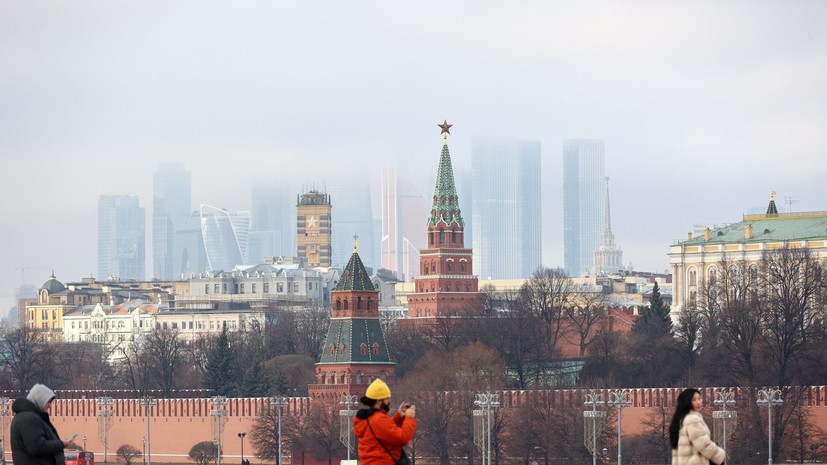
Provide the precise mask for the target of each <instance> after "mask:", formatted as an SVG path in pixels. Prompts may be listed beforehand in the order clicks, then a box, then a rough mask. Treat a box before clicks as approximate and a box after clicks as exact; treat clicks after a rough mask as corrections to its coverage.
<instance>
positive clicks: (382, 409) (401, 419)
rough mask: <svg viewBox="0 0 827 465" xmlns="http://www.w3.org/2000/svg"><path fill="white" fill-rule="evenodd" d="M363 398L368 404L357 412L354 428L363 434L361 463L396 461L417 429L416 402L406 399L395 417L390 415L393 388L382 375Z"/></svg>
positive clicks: (391, 463) (373, 464) (385, 464)
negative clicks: (391, 388)
mask: <svg viewBox="0 0 827 465" xmlns="http://www.w3.org/2000/svg"><path fill="white" fill-rule="evenodd" d="M360 401H361V402H362V403H363V404H365V406H366V407H367V408H363V409H361V410H359V411H358V412H356V416H355V417H353V431H354V432H355V433H356V436H357V437H358V438H359V464H360V465H395V461H396V460H398V459H399V458H400V457H401V456H402V454H403V453H404V450H403V449H402V446H404V445H406V444H407V443H409V442H410V441H411V439H412V438H413V435H414V432H415V431H416V406H415V405H409V404H408V403H406V402H402V404H401V405H400V406H399V409H397V411H396V413H395V414H394V415H393V417H391V416H388V412H389V411H390V405H391V390H390V388H389V387H388V385H387V384H385V382H384V381H382V380H381V379H378V378H377V379H375V380H374V381H373V382H372V383H370V386H368V389H367V391H366V392H365V395H364V397H362V398H361V399H360Z"/></svg>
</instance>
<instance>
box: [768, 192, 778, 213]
mask: <svg viewBox="0 0 827 465" xmlns="http://www.w3.org/2000/svg"><path fill="white" fill-rule="evenodd" d="M767 216H778V208H776V207H775V191H772V193H771V194H770V204H769V205H767Z"/></svg>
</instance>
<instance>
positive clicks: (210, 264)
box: [200, 205, 250, 273]
mask: <svg viewBox="0 0 827 465" xmlns="http://www.w3.org/2000/svg"><path fill="white" fill-rule="evenodd" d="M200 211H201V236H202V238H203V239H204V250H205V251H206V252H207V271H209V272H212V273H215V272H218V271H221V270H231V269H233V268H235V267H236V266H237V265H246V264H247V245H248V240H249V236H250V212H246V211H241V212H230V211H228V210H226V209H221V208H216V207H211V206H209V205H201V210H200Z"/></svg>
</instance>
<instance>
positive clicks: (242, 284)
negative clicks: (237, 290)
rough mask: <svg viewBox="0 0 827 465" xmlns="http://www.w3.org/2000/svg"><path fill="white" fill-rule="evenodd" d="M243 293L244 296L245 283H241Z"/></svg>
mask: <svg viewBox="0 0 827 465" xmlns="http://www.w3.org/2000/svg"><path fill="white" fill-rule="evenodd" d="M241 293H242V294H244V283H241Z"/></svg>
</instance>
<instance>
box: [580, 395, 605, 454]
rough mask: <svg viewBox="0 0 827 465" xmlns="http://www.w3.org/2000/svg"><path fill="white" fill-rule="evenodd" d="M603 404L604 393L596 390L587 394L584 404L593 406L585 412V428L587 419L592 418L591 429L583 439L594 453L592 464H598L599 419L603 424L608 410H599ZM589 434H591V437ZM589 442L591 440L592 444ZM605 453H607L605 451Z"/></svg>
mask: <svg viewBox="0 0 827 465" xmlns="http://www.w3.org/2000/svg"><path fill="white" fill-rule="evenodd" d="M603 404H605V402H604V401H603V394H601V393H598V392H597V391H595V390H592V391H591V392H590V393H588V394H586V401H585V402H583V405H585V406H586V407H591V410H586V411H584V412H583V420H584V422H583V428H584V429H586V428H588V422H587V421H586V420H589V419H591V431H590V432H589V433H587V434H584V435H583V436H584V437H583V440H584V442H585V443H586V448H587V449H589V451H590V452H591V453H592V465H597V421H598V420H601V424H602V420H604V419H605V418H606V412H602V411H598V410H597V407H598V406H599V405H603ZM589 436H591V438H590V437H589ZM589 439H591V441H589ZM589 442H591V444H590V443H589ZM603 454H604V455H605V452H604V453H603Z"/></svg>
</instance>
